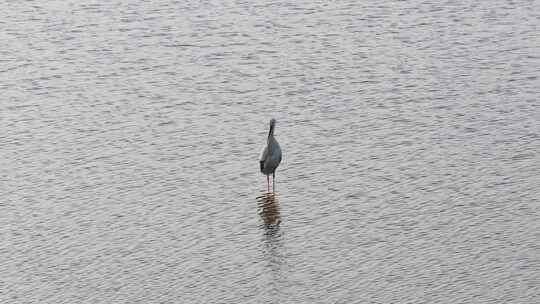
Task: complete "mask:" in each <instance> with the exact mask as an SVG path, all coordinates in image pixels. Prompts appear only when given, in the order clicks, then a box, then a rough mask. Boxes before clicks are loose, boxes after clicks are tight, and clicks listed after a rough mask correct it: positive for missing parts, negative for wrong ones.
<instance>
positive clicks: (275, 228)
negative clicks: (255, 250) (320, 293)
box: [257, 192, 288, 303]
mask: <svg viewBox="0 0 540 304" xmlns="http://www.w3.org/2000/svg"><path fill="white" fill-rule="evenodd" d="M257 203H258V207H259V215H260V216H261V218H262V222H263V225H261V228H262V230H264V233H263V235H262V239H261V241H262V245H263V246H262V247H261V248H262V252H263V256H264V257H265V260H266V262H267V263H266V271H265V272H264V273H265V274H266V275H267V276H268V277H266V280H265V293H266V296H267V297H268V298H269V299H272V302H273V303H282V302H284V298H283V289H284V286H288V283H287V280H286V272H285V266H286V265H285V258H284V257H285V254H284V252H283V232H282V231H280V227H279V226H280V224H281V215H280V210H279V209H280V206H279V202H278V200H277V195H276V194H275V193H271V192H266V193H262V194H261V195H260V196H258V197H257Z"/></svg>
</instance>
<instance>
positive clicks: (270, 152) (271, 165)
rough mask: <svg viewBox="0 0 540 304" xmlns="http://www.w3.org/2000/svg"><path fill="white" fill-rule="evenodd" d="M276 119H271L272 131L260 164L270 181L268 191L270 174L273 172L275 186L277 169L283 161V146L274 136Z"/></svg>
mask: <svg viewBox="0 0 540 304" xmlns="http://www.w3.org/2000/svg"><path fill="white" fill-rule="evenodd" d="M275 125H276V120H275V119H271V120H270V131H269V132H268V140H267V142H266V147H264V149H263V151H262V153H261V156H260V157H259V165H260V169H261V172H262V174H264V175H266V181H267V183H268V192H270V174H272V183H273V184H274V186H275V179H276V169H277V167H278V166H279V163H280V162H281V147H280V146H279V143H278V142H277V140H276V139H275V138H274V128H275Z"/></svg>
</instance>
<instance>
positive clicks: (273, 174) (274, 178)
mask: <svg viewBox="0 0 540 304" xmlns="http://www.w3.org/2000/svg"><path fill="white" fill-rule="evenodd" d="M272 192H276V172H274V173H272Z"/></svg>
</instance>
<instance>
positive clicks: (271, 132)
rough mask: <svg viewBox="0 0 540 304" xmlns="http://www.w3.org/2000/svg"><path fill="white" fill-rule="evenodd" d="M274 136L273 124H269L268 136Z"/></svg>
mask: <svg viewBox="0 0 540 304" xmlns="http://www.w3.org/2000/svg"><path fill="white" fill-rule="evenodd" d="M271 136H274V125H273V124H272V125H270V131H268V138H270V137H271Z"/></svg>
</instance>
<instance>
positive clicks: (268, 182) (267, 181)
mask: <svg viewBox="0 0 540 304" xmlns="http://www.w3.org/2000/svg"><path fill="white" fill-rule="evenodd" d="M266 185H267V186H268V192H270V175H267V176H266Z"/></svg>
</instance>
